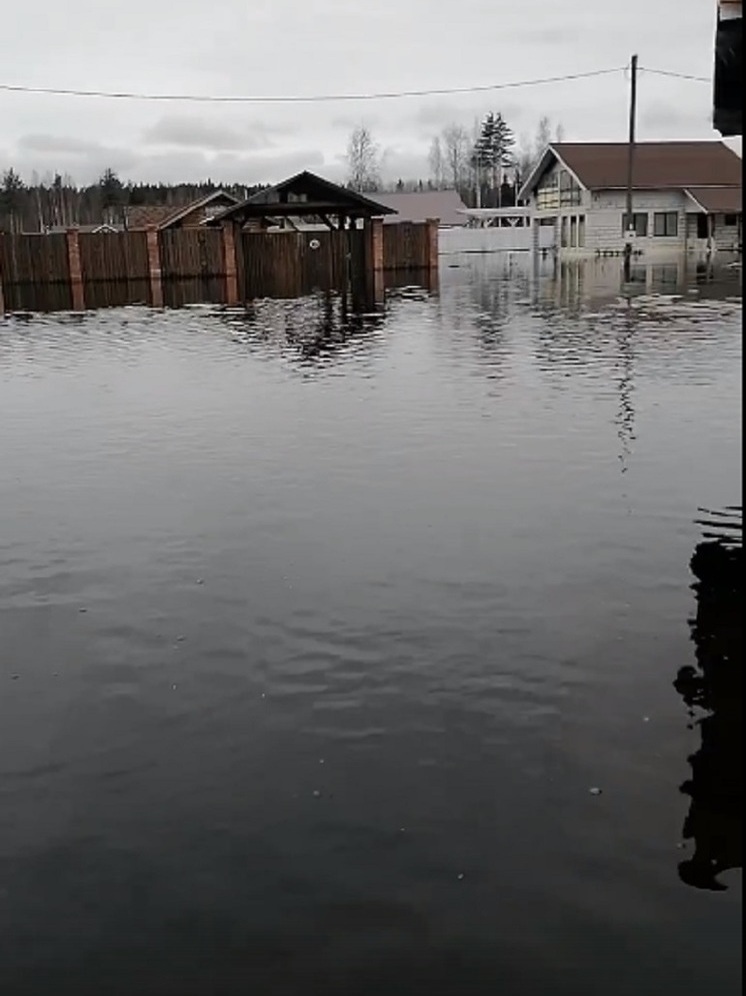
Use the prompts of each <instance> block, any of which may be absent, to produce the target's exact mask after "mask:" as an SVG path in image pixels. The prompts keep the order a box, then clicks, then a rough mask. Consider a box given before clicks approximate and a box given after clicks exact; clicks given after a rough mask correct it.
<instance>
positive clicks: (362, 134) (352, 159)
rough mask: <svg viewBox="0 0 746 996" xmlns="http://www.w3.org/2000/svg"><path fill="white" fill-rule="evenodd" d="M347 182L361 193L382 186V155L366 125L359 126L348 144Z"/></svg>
mask: <svg viewBox="0 0 746 996" xmlns="http://www.w3.org/2000/svg"><path fill="white" fill-rule="evenodd" d="M346 158H347V182H348V184H349V185H350V187H352V189H353V190H357V191H359V192H365V191H372V190H378V188H379V187H380V185H381V153H380V150H379V148H378V145H377V143H376V142H375V141H374V140H373V136H372V135H371V133H370V130H369V129H368V128H367V127H366V126H365V125H358V126H357V128H355V129H354V130H353V132H352V134H351V135H350V139H349V141H348V143H347V156H346Z"/></svg>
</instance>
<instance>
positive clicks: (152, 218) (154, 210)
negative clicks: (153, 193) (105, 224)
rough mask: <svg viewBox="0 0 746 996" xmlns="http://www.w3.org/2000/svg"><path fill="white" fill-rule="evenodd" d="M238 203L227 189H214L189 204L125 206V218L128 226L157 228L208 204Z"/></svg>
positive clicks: (227, 204) (170, 223) (228, 204)
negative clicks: (152, 226) (153, 226)
mask: <svg viewBox="0 0 746 996" xmlns="http://www.w3.org/2000/svg"><path fill="white" fill-rule="evenodd" d="M237 203H238V198H237V197H234V196H233V194H229V193H228V191H227V190H213V191H211V192H210V193H209V194H205V195H204V196H203V197H198V198H197V199H196V200H194V201H189V203H188V204H180V205H174V204H138V205H135V206H134V207H128V208H125V219H126V221H127V228H128V229H129V230H130V231H132V230H134V229H140V228H149V227H150V226H151V225H155V227H156V228H167V227H168V226H169V225H173V224H174V222H176V221H179V220H180V219H182V218H184V217H186V215H188V214H191V213H192V211H197V210H199V208H203V207H207V205H208V204H219V205H223V206H225V207H230V206H232V205H234V204H237Z"/></svg>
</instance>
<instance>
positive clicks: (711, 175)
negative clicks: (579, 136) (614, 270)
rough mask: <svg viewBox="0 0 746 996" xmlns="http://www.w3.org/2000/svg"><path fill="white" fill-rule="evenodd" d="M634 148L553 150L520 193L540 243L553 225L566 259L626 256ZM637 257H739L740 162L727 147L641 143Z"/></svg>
mask: <svg viewBox="0 0 746 996" xmlns="http://www.w3.org/2000/svg"><path fill="white" fill-rule="evenodd" d="M628 154H629V146H628V145H627V143H626V142H619V143H569V142H558V143H552V144H551V145H549V146H548V147H547V149H546V151H545V152H544V155H543V156H542V157H541V159H540V161H539V162H538V163H537V165H536V166H535V167H534V169H533V170H532V172H531V174H530V175H529V177H528V179H527V180H526V183H525V184H524V185H523V188H522V190H521V192H520V195H519V196H520V198H521V199H522V200H523V199H525V200H526V201H527V202H528V203H529V205H530V207H531V220H532V227H533V228H534V240H535V241H536V236H537V235H538V234H539V233H538V232H537V229H538V228H541V227H543V226H551V227H553V229H554V233H555V246H557V248H558V249H559V251H560V253H561V254H568V255H582V254H587V253H589V252H590V253H593V252H602V253H603V252H621V251H622V250H623V248H624V245H625V230H626V228H627V225H626V210H625V209H626V195H627V173H628ZM632 214H633V227H634V232H635V244H634V247H633V248H634V250H635V251H636V252H637V251H641V252H643V253H649V252H653V251H657V250H667V251H668V252H669V253H670V252H671V251H683V250H687V251H701V252H710V251H714V250H716V249H717V250H730V251H733V250H737V249H739V248H740V245H741V223H742V201H741V159H740V158H739V156H737V155H736V153H735V152H733V151H732V150H731V149H729V148H728V147H727V146H726V145H725V144H723V143H722V142H640V143H638V144H637V145H636V146H635V149H634V171H633V177H632Z"/></svg>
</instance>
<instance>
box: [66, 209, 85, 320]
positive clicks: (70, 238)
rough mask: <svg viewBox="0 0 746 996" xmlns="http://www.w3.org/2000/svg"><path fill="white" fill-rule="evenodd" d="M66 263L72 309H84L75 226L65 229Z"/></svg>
mask: <svg viewBox="0 0 746 996" xmlns="http://www.w3.org/2000/svg"><path fill="white" fill-rule="evenodd" d="M66 238H67V265H68V267H69V270H70V292H71V295H72V304H73V311H85V293H84V290H83V269H82V266H81V264H80V238H79V236H78V230H77V228H68V230H67V235H66Z"/></svg>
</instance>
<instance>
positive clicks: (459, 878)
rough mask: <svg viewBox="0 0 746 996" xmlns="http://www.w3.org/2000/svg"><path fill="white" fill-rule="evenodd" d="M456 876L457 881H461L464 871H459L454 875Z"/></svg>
mask: <svg viewBox="0 0 746 996" xmlns="http://www.w3.org/2000/svg"><path fill="white" fill-rule="evenodd" d="M456 878H457V879H458V880H459V882H463V880H464V873H463V872H459V873H458V875H457V876H456Z"/></svg>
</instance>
